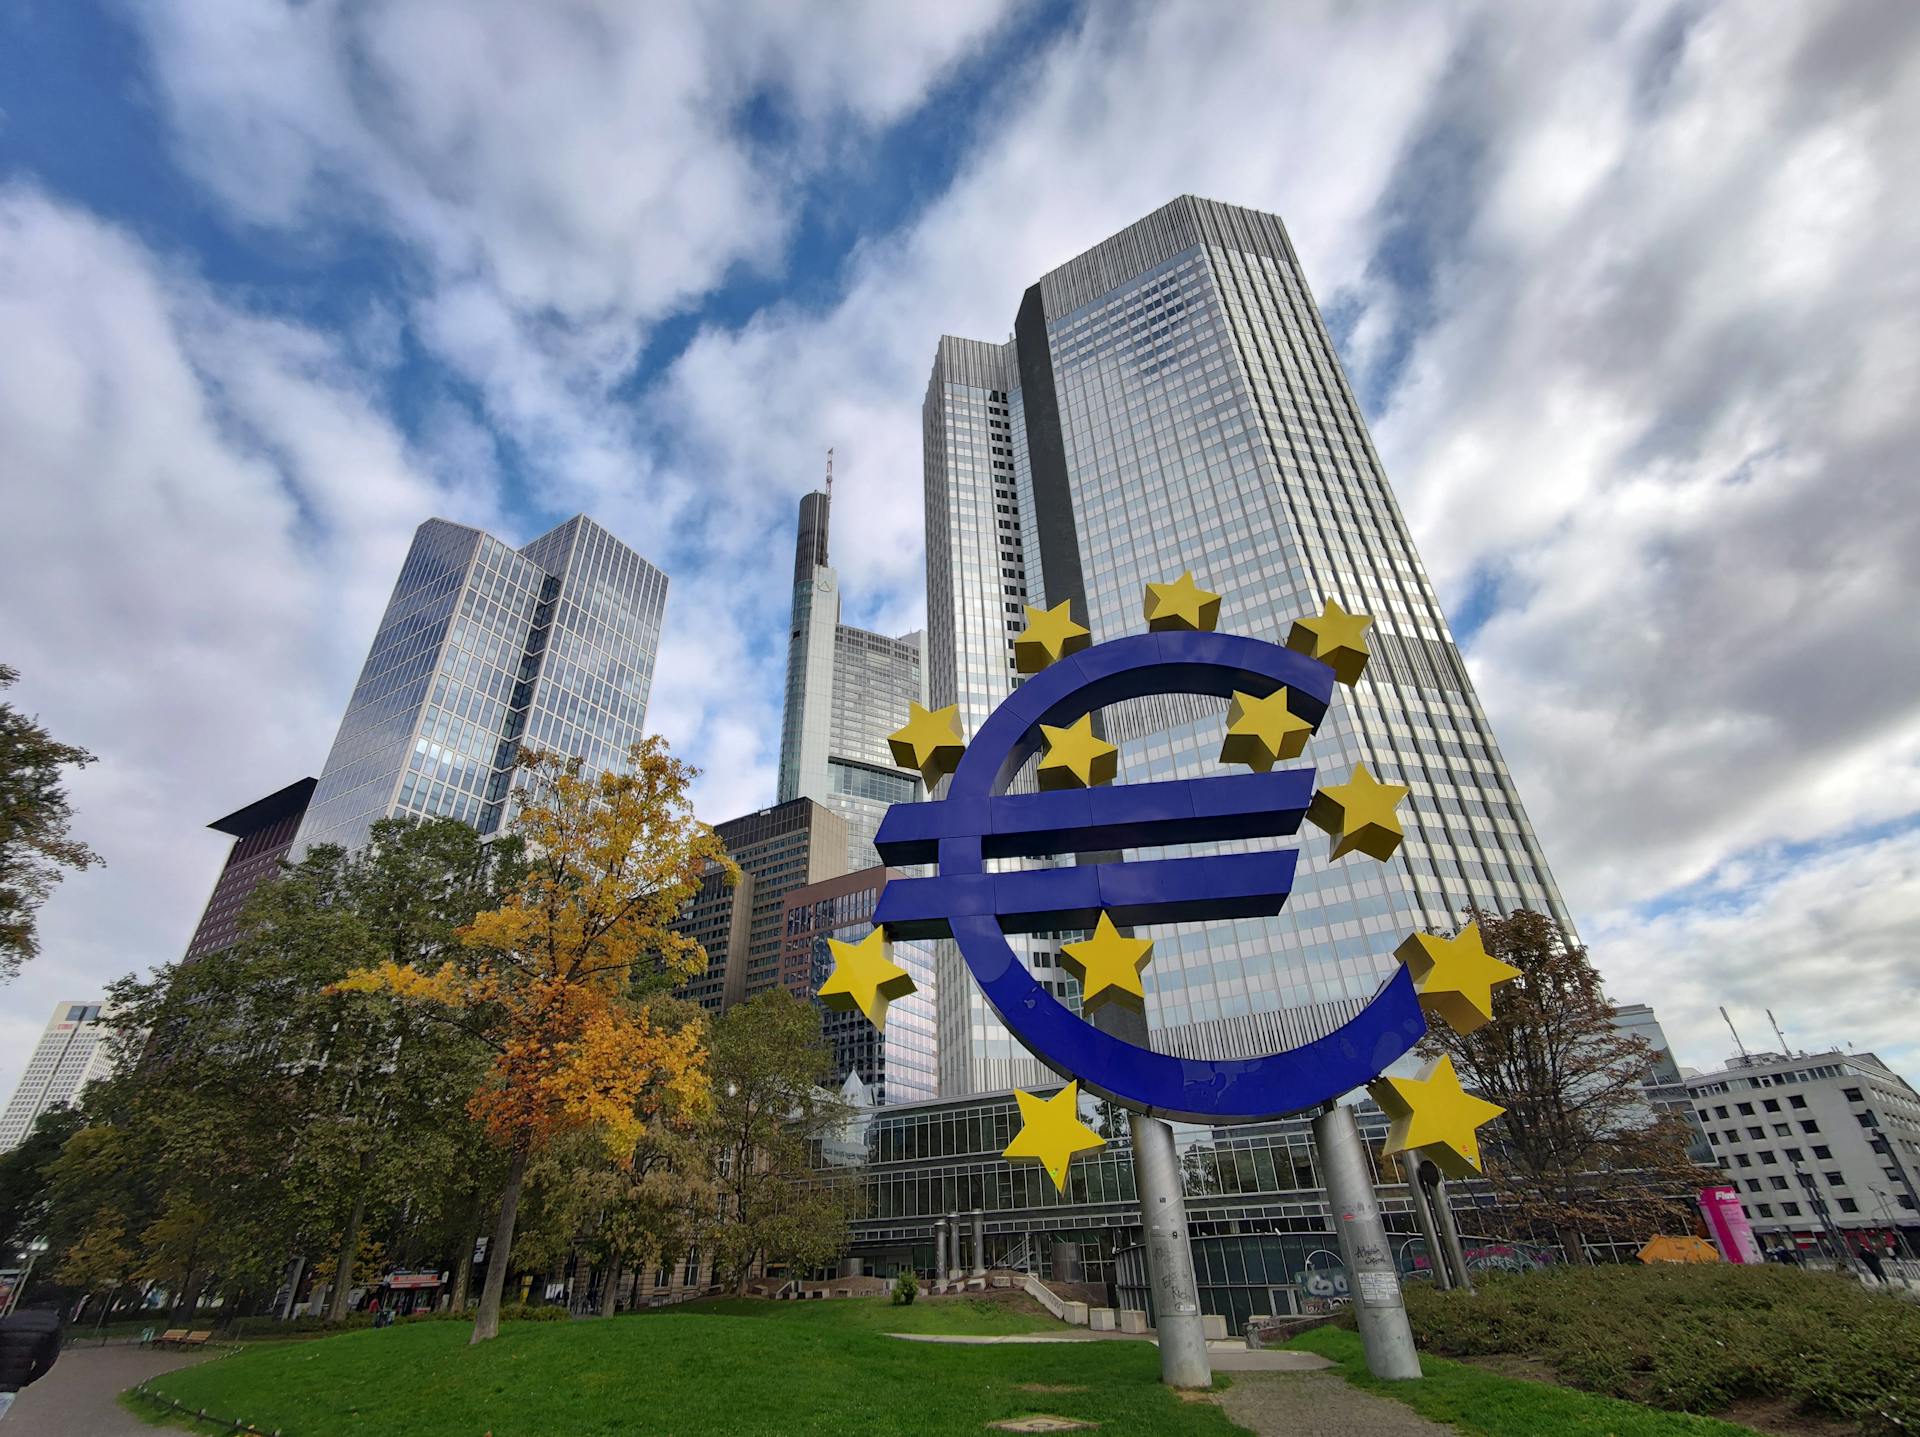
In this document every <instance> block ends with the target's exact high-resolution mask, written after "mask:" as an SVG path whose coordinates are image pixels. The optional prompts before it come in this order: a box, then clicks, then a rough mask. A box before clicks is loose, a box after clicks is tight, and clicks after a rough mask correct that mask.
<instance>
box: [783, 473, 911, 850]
mask: <svg viewBox="0 0 1920 1437" xmlns="http://www.w3.org/2000/svg"><path fill="white" fill-rule="evenodd" d="M830 503H831V501H830V500H829V499H828V497H827V496H826V495H825V494H820V493H813V494H808V495H806V496H805V497H803V498H802V499H801V500H800V529H799V534H798V538H797V541H796V543H795V545H794V554H793V626H792V631H791V633H790V634H789V636H788V642H787V695H786V713H785V720H784V723H783V724H782V727H781V733H780V802H782V803H787V802H789V801H791V800H793V799H796V798H811V799H813V800H814V801H815V802H817V803H822V804H825V805H826V806H827V807H829V808H831V809H832V810H833V811H834V812H835V813H837V814H839V815H840V816H841V817H842V818H843V819H845V820H846V823H847V871H848V872H857V871H858V870H860V869H863V868H871V867H873V866H874V865H875V864H876V863H878V862H879V861H880V860H879V856H878V854H876V853H875V851H874V847H873V835H874V831H875V830H876V829H877V828H878V827H879V826H880V819H881V817H882V815H884V814H885V813H886V811H887V808H888V806H889V805H891V804H895V803H909V802H912V801H913V800H914V799H916V798H919V797H920V780H919V779H918V778H916V777H914V776H913V775H912V774H907V773H902V772H901V771H900V770H899V769H898V768H896V767H895V766H894V762H893V756H892V754H891V752H890V751H889V750H888V748H887V735H888V734H889V733H891V732H892V731H893V730H895V729H897V728H899V727H900V725H901V724H903V723H905V722H906V721H907V706H908V704H909V703H913V702H916V701H919V702H924V701H925V699H926V696H927V695H926V684H925V680H924V677H923V675H924V667H923V664H922V655H921V636H920V635H919V634H917V633H913V634H902V635H901V636H900V637H898V638H890V637H888V636H887V635H886V634H875V633H870V632H868V631H867V630H865V629H856V628H853V627H851V626H850V625H847V624H843V623H841V622H840V581H839V577H838V576H837V575H836V574H835V573H834V571H833V568H832V566H831V565H829V564H828V562H827V529H828V520H829V517H830V516H829V508H830Z"/></svg>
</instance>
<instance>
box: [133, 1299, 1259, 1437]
mask: <svg viewBox="0 0 1920 1437" xmlns="http://www.w3.org/2000/svg"><path fill="white" fill-rule="evenodd" d="M742 1314H751V1315H742ZM1038 1326H1047V1327H1054V1326H1057V1324H1053V1323H1051V1322H1050V1321H1049V1320H1047V1319H1044V1318H1035V1317H1032V1316H1031V1315H1029V1314H1026V1313H1023V1312H1020V1311H1017V1310H1008V1309H1006V1308H1002V1307H997V1306H995V1305H993V1304H987V1303H977V1304H976V1303H971V1302H968V1303H951V1304H949V1303H927V1302H924V1301H922V1302H919V1303H915V1304H914V1305H913V1306H912V1307H910V1308H904V1309H902V1308H893V1307H890V1306H889V1305H888V1304H887V1302H886V1300H885V1299H884V1298H880V1299H873V1300H871V1301H865V1300H856V1299H842V1300H837V1301H831V1302H819V1303H806V1304H801V1303H767V1302H750V1303H741V1304H736V1303H732V1302H718V1303H709V1304H702V1305H701V1308H700V1310H693V1311H689V1310H686V1309H677V1310H672V1311H665V1312H656V1313H647V1314H643V1315H637V1316H631V1317H616V1318H606V1319H601V1320H597V1321H590V1322H567V1323H512V1324H509V1325H508V1326H506V1327H505V1328H503V1329H502V1331H501V1335H500V1337H499V1338H498V1339H496V1340H495V1341H493V1342H490V1343H486V1344H483V1345H482V1346H480V1347H478V1348H473V1347H469V1346H467V1335H468V1332H469V1329H468V1327H467V1326H466V1324H464V1323H457V1322H432V1323H421V1324H418V1325H416V1326H412V1327H409V1326H405V1325H402V1326H398V1327H392V1328H387V1329H384V1330H380V1331H363V1332H352V1333H346V1334H343V1335H342V1336H339V1337H329V1338H324V1339H321V1340H319V1341H315V1342H299V1343H285V1344H277V1345H273V1346H263V1347H257V1348H253V1349H251V1350H249V1351H246V1352H242V1353H238V1354H236V1355H235V1356H232V1357H226V1358H222V1359H220V1360H218V1361H215V1362H210V1363H206V1364H204V1365H203V1366H199V1367H194V1368H187V1369H184V1370H182V1371H180V1372H176V1373H171V1374H169V1375H167V1376H165V1377H163V1378H161V1379H159V1380H158V1381H157V1382H156V1383H155V1386H156V1387H158V1388H159V1390H160V1391H162V1392H164V1393H166V1394H167V1395H168V1396H171V1397H177V1398H179V1399H180V1400H181V1401H182V1402H184V1403H186V1404H187V1405H188V1406H189V1407H194V1408H198V1407H205V1408H206V1410H207V1411H208V1412H209V1413H212V1414H215V1415H217V1416H219V1417H221V1418H224V1419H229V1420H231V1419H234V1418H239V1419H241V1420H244V1421H248V1422H252V1423H254V1424H255V1425H257V1426H258V1427H260V1428H261V1429H262V1430H263V1431H265V1430H270V1429H272V1428H274V1427H280V1428H284V1429H285V1430H286V1431H287V1432H288V1433H289V1434H291V1437H349V1434H352V1437H359V1434H364V1433H368V1432H383V1433H384V1432H391V1433H396V1434H405V1437H482V1434H484V1433H488V1432H491V1433H492V1434H493V1437H546V1434H565V1437H601V1434H613V1433H660V1434H689V1437H691V1434H700V1433H729V1434H732V1433H739V1434H759V1433H769V1434H772V1433H780V1434H785V1433H819V1434H831V1437H852V1434H868V1433H873V1434H886V1433H901V1434H908V1433H913V1434H918V1433H929V1434H942V1433H950V1434H959V1433H966V1434H969V1437H979V1434H980V1433H981V1431H982V1429H983V1425H984V1424H985V1423H987V1422H991V1421H998V1420H1001V1419H1003V1418H1008V1417H1020V1416H1025V1415H1028V1414H1031V1413H1036V1412H1050V1413H1057V1414H1059V1415H1062V1416H1069V1417H1079V1418H1084V1419H1086V1420H1089V1421H1094V1422H1098V1423H1100V1424H1101V1425H1100V1431H1101V1434H1102V1437H1113V1434H1127V1433H1138V1434H1143V1437H1144V1434H1149V1433H1153V1434H1161V1433H1165V1434H1171V1437H1182V1434H1189V1433H1193V1434H1199V1433H1212V1434H1228V1433H1234V1432H1237V1431H1238V1430H1239V1429H1237V1428H1235V1427H1234V1426H1233V1425H1232V1424H1231V1423H1230V1422H1228V1421H1227V1419H1226V1417H1225V1415H1224V1414H1223V1413H1222V1412H1221V1411H1220V1410H1219V1408H1217V1407H1213V1406H1209V1405H1206V1404H1191V1403H1184V1402H1182V1401H1180V1399H1179V1398H1177V1397H1175V1396H1174V1394H1173V1393H1172V1392H1171V1391H1169V1390H1167V1389H1166V1388H1164V1387H1162V1386H1161V1385H1160V1382H1159V1354H1158V1353H1157V1352H1156V1350H1155V1349H1154V1348H1153V1347H1152V1346H1150V1345H1149V1344H1147V1343H1143V1342H1142V1343H1135V1342H1084V1343H1063V1344H1057V1345H1044V1346H1043V1345H1004V1346H986V1347H945V1346H937V1345H933V1344H929V1343H917V1342H898V1341H895V1340H893V1339H891V1338H887V1337H883V1336H881V1333H882V1332H885V1331H887V1330H889V1329H892V1330H899V1331H909V1330H917V1331H929V1330H931V1331H950V1330H966V1331H972V1332H986V1333H997V1332H1008V1331H1015V1330H1022V1329H1028V1330H1030V1329H1031V1328H1033V1327H1038ZM1022 1384H1044V1385H1047V1386H1051V1387H1068V1388H1074V1389H1080V1390H1074V1391H1064V1392H1059V1391H1055V1392H1025V1391H1022V1390H1020V1389H1021V1385H1022Z"/></svg>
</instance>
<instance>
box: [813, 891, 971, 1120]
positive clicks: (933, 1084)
mask: <svg viewBox="0 0 1920 1437" xmlns="http://www.w3.org/2000/svg"><path fill="white" fill-rule="evenodd" d="M893 876H894V874H893V871H892V870H891V869H887V868H878V867H876V868H868V869H864V870H862V871H861V872H858V873H848V874H845V875H843V876H842V877H839V878H829V879H827V880H826V881H825V882H824V883H810V884H808V885H807V886H806V887H804V888H796V889H794V891H793V892H791V893H789V894H788V895H787V900H786V903H785V904H784V905H783V908H784V912H783V915H782V918H781V924H780V928H781V932H782V933H783V935H784V937H783V939H782V947H781V963H780V984H781V986H782V987H784V988H785V989H786V990H787V991H788V992H790V993H792V994H793V995H794V996H795V997H798V998H806V999H809V1000H811V1001H816V1002H817V1001H818V1000H817V999H814V996H813V995H814V994H815V993H817V992H819V990H820V985H821V984H823V983H825V982H826V981H827V978H828V976H829V975H830V974H831V973H832V972H833V950H832V949H831V948H829V947H828V946H827V944H828V940H830V939H838V940H840V941H841V942H843V943H858V942H860V941H861V940H862V939H864V938H866V937H867V936H868V935H869V934H871V933H872V932H873V908H874V905H875V904H876V903H878V902H879V901H880V890H881V889H883V888H885V887H886V886H887V880H888V879H889V878H891V877H893ZM891 946H892V949H893V961H894V962H895V963H898V964H899V965H900V966H901V967H902V968H904V969H906V970H907V972H908V973H909V974H911V975H912V977H913V981H914V991H913V992H911V993H909V994H907V995H906V997H904V998H896V999H894V1000H893V1002H891V1003H889V1004H888V1005H887V1023H886V1027H885V1028H884V1029H880V1028H876V1027H874V1026H873V1024H871V1023H869V1022H868V1021H867V1016H866V1014H864V1013H862V1012H860V1010H859V1009H857V1008H854V1009H849V1010H847V1011H846V1012H835V1011H834V1010H832V1009H830V1008H825V1007H823V1008H822V1010H821V1013H820V1031H821V1035H822V1036H823V1037H824V1038H825V1039H826V1041H827V1046H828V1047H830V1048H831V1049H832V1050H833V1078H834V1085H835V1086H839V1085H841V1084H842V1083H844V1082H845V1081H846V1079H847V1077H848V1075H849V1074H851V1075H853V1076H855V1077H857V1078H858V1079H859V1080H860V1084H861V1087H862V1088H863V1089H864V1091H865V1092H866V1094H867V1100H868V1101H869V1102H872V1103H876V1104H877V1103H918V1102H924V1101H926V1100H927V1099H929V1098H933V1097H936V1096H938V1093H939V1074H938V1071H937V1065H936V1063H935V1056H934V1041H933V1014H934V993H935V989H934V981H935V980H934V973H933V970H934V953H933V949H934V945H933V944H932V943H931V942H921V941H914V940H905V939H903V940H900V941H897V942H895V943H893V944H892V945H891ZM864 1156H865V1154H864V1153H862V1157H864Z"/></svg>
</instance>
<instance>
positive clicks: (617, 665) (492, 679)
mask: <svg viewBox="0 0 1920 1437" xmlns="http://www.w3.org/2000/svg"><path fill="white" fill-rule="evenodd" d="M666 602H667V577H666V575H665V574H662V573H661V572H660V571H659V570H658V569H656V568H654V567H653V565H651V564H649V563H648V562H647V561H646V560H645V559H642V558H641V557H640V556H639V555H638V554H636V553H634V551H633V550H631V549H629V548H628V547H627V546H626V545H625V544H622V543H621V542H620V541H619V540H618V539H616V538H614V537H613V536H612V535H611V534H609V533H608V532H607V531H606V530H605V529H602V528H601V527H600V526H599V525H598V524H596V523H594V522H593V521H592V520H591V519H589V518H587V517H586V516H585V515H576V516H575V517H574V518H572V519H569V520H567V522H566V523H564V524H562V525H560V526H559V527H558V528H557V529H554V530H552V531H551V532H549V533H546V534H543V535H542V536H541V537H540V538H538V539H535V540H534V541H533V542H532V543H530V544H528V545H526V546H525V547H523V548H520V549H510V548H508V547H507V546H506V545H505V544H503V543H501V542H500V540H498V539H496V538H494V537H493V536H492V535H491V534H486V533H482V532H481V531H480V530H478V529H471V528H468V527H467V526H466V525H464V524H452V523H448V522H447V521H446V520H444V519H429V520H428V521H427V522H426V523H424V524H422V525H421V526H420V528H419V529H418V530H417V531H416V532H415V534H414V539H413V547H412V549H411V550H409V551H408V554H407V560H406V563H405V564H403V565H402V566H401V569H400V578H399V580H398V582H396V583H395V584H394V587H393V597H392V598H391V599H389V600H388V601H387V611H386V614H385V616H384V617H383V618H382V619H381V621H380V628H379V631H378V632H377V633H376V634H375V635H374V639H373V647H372V649H371V651H370V652H369V653H368V655H367V662H366V666H365V667H364V668H363V669H362V670H361V671H360V678H359V681H358V682H357V683H356V684H355V685H354V689H353V697H352V699H351V700H349V702H348V704H347V712H346V716H345V717H344V718H342V719H341V721H340V731H339V734H338V735H337V736H336V737H335V739H334V741H333V751H332V752H331V753H330V754H328V756H327V765H326V768H325V769H324V770H323V771H322V772H321V775H320V782H319V786H318V788H317V789H315V791H314V794H313V798H312V801H311V803H310V804H309V805H308V808H307V813H306V818H305V819H304V821H303V822H302V823H301V825H300V832H299V836H298V838H297V839H296V840H295V842H294V845H293V857H294V858H295V859H298V858H299V856H300V855H301V854H302V853H304V852H305V851H306V849H307V848H308V847H309V846H310V845H312V844H315V843H338V844H342V845H344V846H346V847H348V848H354V847H358V846H359V845H360V844H362V843H364V842H365V841H366V838H367V834H368V832H369V831H370V830H371V828H372V826H373V823H374V821H375V820H376V819H379V818H385V817H388V816H393V815H400V814H416V815H419V816H421V817H437V816H446V817H451V818H457V819H459V820H460V821H461V822H463V823H470V824H472V825H473V826H474V827H475V828H477V829H479V830H480V831H481V832H482V833H494V832H496V831H497V830H498V829H499V827H500V825H501V822H502V820H503V819H504V817H505V814H506V808H507V804H508V801H509V792H510V790H511V788H512V785H513V774H514V758H515V755H516V754H517V753H518V752H519V750H520V748H521V747H522V746H523V745H524V746H526V747H530V748H543V749H551V750H553V751H555V752H558V753H562V754H567V755H569V756H573V755H577V756H579V757H581V758H583V759H585V760H586V764H587V767H588V768H589V769H596V770H600V771H606V770H611V769H615V768H619V767H622V766H624V764H625V762H626V756H627V749H628V747H629V746H630V745H632V744H634V743H636V742H638V741H639V739H640V737H641V735H642V732H643V726H644V724H645V722H646V716H647V694H648V691H649V689H650V687H651V685H652V683H653V664H654V655H655V653H656V652H657V651H658V649H659V644H660V621H661V617H662V615H663V613H664V612H665V609H666Z"/></svg>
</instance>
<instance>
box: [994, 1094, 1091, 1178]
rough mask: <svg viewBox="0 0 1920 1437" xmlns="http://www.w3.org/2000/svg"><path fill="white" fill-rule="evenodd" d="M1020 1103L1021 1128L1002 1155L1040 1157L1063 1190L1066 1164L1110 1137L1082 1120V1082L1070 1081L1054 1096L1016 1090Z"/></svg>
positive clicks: (1016, 1097)
mask: <svg viewBox="0 0 1920 1437" xmlns="http://www.w3.org/2000/svg"><path fill="white" fill-rule="evenodd" d="M1013 1096H1014V1098H1015V1099H1016V1100H1017V1101H1018V1102H1019V1104H1020V1131H1019V1132H1017V1133H1015V1134H1014V1135H1013V1141H1012V1142H1010V1143H1008V1144H1007V1146H1006V1150H1005V1151H1004V1152H1002V1153H1001V1154H1000V1156H1001V1157H1003V1158H1037V1159H1039V1161H1040V1166H1041V1167H1043V1168H1045V1169H1046V1170H1047V1176H1048V1177H1050V1178H1052V1179H1053V1185H1054V1187H1055V1188H1057V1189H1058V1190H1059V1191H1060V1192H1063V1193H1064V1192H1065V1191H1066V1190H1067V1164H1068V1163H1070V1162H1072V1161H1073V1155H1074V1154H1075V1153H1086V1152H1092V1151H1093V1150H1094V1149H1095V1148H1103V1147H1105V1146H1106V1145H1107V1140H1106V1139H1105V1138H1103V1137H1101V1136H1100V1134H1098V1133H1096V1132H1095V1131H1094V1130H1093V1129H1092V1128H1090V1127H1088V1126H1087V1125H1086V1124H1085V1123H1083V1122H1081V1121H1080V1084H1079V1082H1078V1081H1075V1082H1071V1083H1068V1084H1067V1085H1066V1087H1064V1088H1062V1089H1061V1090H1060V1091H1059V1092H1057V1093H1055V1094H1054V1095H1053V1096H1052V1097H1051V1098H1036V1097H1034V1095H1033V1094H1032V1093H1023V1092H1021V1091H1020V1090H1019V1089H1017V1088H1016V1089H1015V1090H1014V1094H1013Z"/></svg>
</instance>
